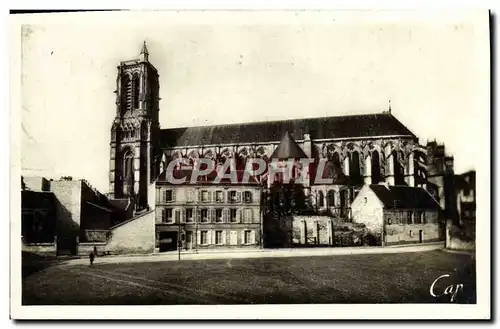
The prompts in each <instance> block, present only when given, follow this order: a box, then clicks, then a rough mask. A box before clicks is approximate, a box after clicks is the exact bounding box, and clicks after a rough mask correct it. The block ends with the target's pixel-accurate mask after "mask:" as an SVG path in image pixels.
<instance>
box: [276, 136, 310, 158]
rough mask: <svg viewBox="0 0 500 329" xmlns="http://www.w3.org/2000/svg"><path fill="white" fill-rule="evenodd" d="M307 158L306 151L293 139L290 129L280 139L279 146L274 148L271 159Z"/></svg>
mask: <svg viewBox="0 0 500 329" xmlns="http://www.w3.org/2000/svg"><path fill="white" fill-rule="evenodd" d="M300 158H307V156H306V155H305V153H304V151H303V150H302V149H301V148H300V146H299V145H297V142H296V141H295V140H294V139H293V137H292V136H291V135H290V133H289V132H288V131H286V132H285V135H284V136H283V138H282V139H281V141H280V144H279V145H278V147H277V148H276V149H275V150H274V152H273V154H272V155H271V159H300Z"/></svg>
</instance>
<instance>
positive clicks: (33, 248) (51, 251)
mask: <svg viewBox="0 0 500 329" xmlns="http://www.w3.org/2000/svg"><path fill="white" fill-rule="evenodd" d="M21 250H22V251H24V252H29V253H32V254H37V255H44V256H45V255H50V256H54V255H56V253H57V245H56V243H29V244H26V243H23V244H22V248H21Z"/></svg>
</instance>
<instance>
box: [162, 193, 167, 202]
mask: <svg viewBox="0 0 500 329" xmlns="http://www.w3.org/2000/svg"><path fill="white" fill-rule="evenodd" d="M163 202H167V191H163Z"/></svg>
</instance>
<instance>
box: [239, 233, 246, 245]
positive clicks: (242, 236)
mask: <svg viewBox="0 0 500 329" xmlns="http://www.w3.org/2000/svg"><path fill="white" fill-rule="evenodd" d="M240 237H241V240H240V244H245V230H243V231H241V235H240Z"/></svg>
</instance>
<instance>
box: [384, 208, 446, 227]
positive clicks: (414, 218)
mask: <svg viewBox="0 0 500 329" xmlns="http://www.w3.org/2000/svg"><path fill="white" fill-rule="evenodd" d="M436 220H437V216H435V215H434V214H431V216H426V214H425V212H423V211H401V212H400V213H398V214H397V215H394V216H389V217H387V224H388V225H391V224H400V225H406V224H430V223H435V222H436Z"/></svg>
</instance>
